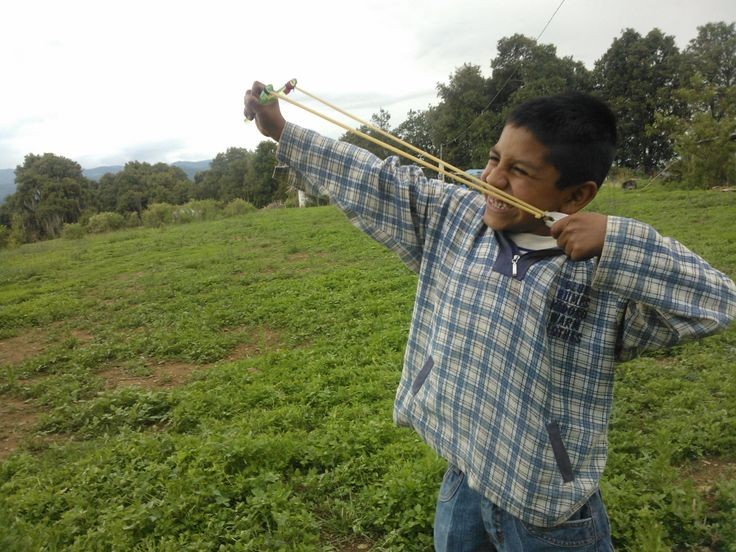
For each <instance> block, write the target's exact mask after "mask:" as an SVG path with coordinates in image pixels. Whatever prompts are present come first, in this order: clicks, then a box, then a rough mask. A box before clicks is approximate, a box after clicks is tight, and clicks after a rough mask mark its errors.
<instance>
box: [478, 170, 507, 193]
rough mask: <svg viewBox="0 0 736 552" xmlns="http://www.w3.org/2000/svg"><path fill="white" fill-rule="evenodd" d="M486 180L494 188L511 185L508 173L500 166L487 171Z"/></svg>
mask: <svg viewBox="0 0 736 552" xmlns="http://www.w3.org/2000/svg"><path fill="white" fill-rule="evenodd" d="M484 180H485V181H486V182H487V183H488V184H490V185H491V186H493V187H494V188H499V189H504V188H506V187H507V186H508V185H509V181H508V178H506V173H505V172H504V171H503V170H501V169H500V168H499V167H494V168H493V169H492V170H491V171H489V172H488V173H486V175H485V179H484Z"/></svg>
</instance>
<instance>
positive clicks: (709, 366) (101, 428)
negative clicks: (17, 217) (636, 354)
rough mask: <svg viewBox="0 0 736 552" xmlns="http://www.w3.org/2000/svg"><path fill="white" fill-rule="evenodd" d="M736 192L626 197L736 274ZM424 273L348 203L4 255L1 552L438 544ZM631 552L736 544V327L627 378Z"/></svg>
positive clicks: (624, 455) (622, 514)
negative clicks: (417, 355)
mask: <svg viewBox="0 0 736 552" xmlns="http://www.w3.org/2000/svg"><path fill="white" fill-rule="evenodd" d="M735 195H736V194H732V193H724V192H677V191H671V192H665V191H662V190H661V189H647V190H643V191H636V192H623V191H621V190H614V189H605V188H604V190H603V191H602V193H601V195H600V196H599V199H598V200H596V205H595V208H597V209H599V210H601V211H604V212H610V213H616V214H620V215H624V216H632V217H635V218H639V219H642V220H644V221H647V222H649V223H651V224H652V225H654V226H655V227H656V228H657V229H658V230H660V231H661V232H662V233H663V234H666V235H670V236H673V237H675V238H677V239H679V240H680V241H682V242H683V243H685V244H686V245H687V246H689V247H690V248H692V249H694V250H695V251H697V252H698V253H700V254H701V255H703V256H704V257H706V258H707V259H708V260H709V261H710V262H711V263H712V264H713V265H714V266H716V267H717V268H719V269H721V270H723V271H725V272H726V273H728V274H729V275H730V276H732V277H734V276H736V224H735V220H736V197H734V196H735ZM415 284H416V278H415V276H414V275H413V274H412V273H410V272H409V271H408V270H406V269H405V268H404V267H403V265H402V264H401V263H400V262H399V261H398V259H397V258H396V257H394V256H393V255H392V254H391V253H389V252H387V251H384V250H383V249H382V248H380V247H379V246H377V245H375V244H374V243H373V242H371V241H370V240H369V239H368V238H366V237H365V236H363V235H362V234H360V233H359V232H358V231H357V230H355V229H354V228H353V227H351V226H350V225H349V224H348V223H347V222H346V220H345V218H344V217H343V216H342V215H341V214H340V213H338V212H337V211H336V210H335V209H333V208H332V207H320V208H313V209H290V210H270V211H260V212H258V213H254V214H250V215H245V216H242V217H236V218H229V219H223V220H218V221H213V222H202V223H192V224H188V225H180V226H168V227H164V228H161V229H134V230H127V231H121V232H116V233H110V234H104V235H95V236H88V237H86V238H83V239H81V240H55V241H49V242H42V243H37V244H31V245H26V246H23V247H20V248H18V249H12V250H4V251H0V550H3V551H27V550H80V551H81V550H85V551H86V550H121V551H122V550H139V551H153V550H163V551H181V550H192V551H194V550H196V551H200V550H252V551H266V550H305V551H306V550H334V551H357V550H405V551H424V550H431V533H432V531H431V527H432V518H433V512H434V501H435V496H436V492H437V487H438V485H439V481H440V478H441V475H442V472H443V471H444V469H445V465H444V462H443V461H442V460H440V459H438V458H436V457H435V455H434V454H433V453H432V452H431V451H430V450H429V449H428V448H427V447H426V446H425V445H423V444H422V443H421V442H419V440H418V439H417V438H416V437H415V436H414V435H413V434H412V433H411V432H409V431H408V430H404V429H398V428H395V427H394V426H393V424H392V421H391V408H392V401H393V396H394V391H395V387H396V384H397V382H398V378H399V374H400V369H401V361H402V354H403V349H404V345H405V340H406V336H407V331H408V326H409V320H410V315H411V309H412V303H413V292H414V287H415ZM617 378H618V380H617V385H616V391H615V392H616V403H615V411H614V416H613V420H612V426H611V434H610V442H611V456H610V460H609V464H608V468H607V470H606V474H605V478H604V481H603V482H602V490H603V494H604V498H605V500H606V503H607V507H608V510H609V515H610V517H611V522H612V526H613V531H614V538H615V543H616V545H617V549H619V550H631V551H643V552H656V551H660V550H676V551H684V550H693V551H706V550H713V551H731V552H734V551H736V327H732V328H731V329H730V330H728V331H726V332H724V333H722V334H720V335H717V336H714V337H711V338H708V339H705V340H702V341H699V342H695V343H691V344H687V345H682V346H679V347H677V348H675V349H673V350H670V351H666V352H659V353H656V354H652V355H649V356H647V357H644V358H640V359H637V360H634V361H631V362H628V363H626V364H623V365H621V366H620V367H619V368H618V373H617Z"/></svg>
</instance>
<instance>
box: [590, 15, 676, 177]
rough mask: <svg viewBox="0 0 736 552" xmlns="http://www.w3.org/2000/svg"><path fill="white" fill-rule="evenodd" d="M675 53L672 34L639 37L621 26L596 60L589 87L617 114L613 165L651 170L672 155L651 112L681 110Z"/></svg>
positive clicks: (667, 139) (669, 143) (657, 32)
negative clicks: (615, 156)
mask: <svg viewBox="0 0 736 552" xmlns="http://www.w3.org/2000/svg"><path fill="white" fill-rule="evenodd" d="M680 70H681V54H680V52H679V50H678V48H677V46H676V45H675V41H674V37H672V36H668V35H665V34H664V33H662V31H660V30H659V29H653V30H652V31H650V32H649V33H648V34H647V35H646V36H644V37H642V36H641V35H640V34H639V33H638V32H636V31H635V30H633V29H626V30H625V31H623V33H622V34H621V36H620V37H618V38H616V39H614V41H613V44H612V45H611V47H610V48H609V49H608V50H607V51H606V53H605V54H604V55H603V57H601V59H599V60H598V61H596V63H595V69H594V72H593V77H594V81H595V89H596V91H597V92H598V93H599V95H600V96H601V97H602V98H603V99H604V100H606V101H607V102H608V104H609V105H610V106H611V108H612V109H613V110H614V112H615V113H616V116H617V118H618V131H619V146H618V155H617V161H618V164H619V165H622V166H624V167H629V168H632V169H641V170H644V171H647V172H652V171H654V170H655V169H657V168H660V167H662V166H663V165H664V164H665V163H666V162H667V161H669V160H670V159H671V158H672V156H673V148H672V146H673V145H672V141H671V139H670V137H669V136H667V135H666V134H665V133H664V132H662V131H661V129H659V128H657V127H656V126H655V125H654V121H655V114H657V113H658V114H659V115H660V116H671V115H675V114H678V113H682V111H683V110H684V106H683V105H682V103H681V102H679V101H677V97H676V95H675V91H676V90H677V89H678V88H679V87H680V78H681V77H680V75H681V72H680Z"/></svg>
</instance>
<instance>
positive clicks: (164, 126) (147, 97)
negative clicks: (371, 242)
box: [0, 0, 736, 168]
mask: <svg viewBox="0 0 736 552" xmlns="http://www.w3.org/2000/svg"><path fill="white" fill-rule="evenodd" d="M559 4H560V1H559V0H524V1H520V2H498V1H488V0H455V1H452V0H421V1H411V0H366V1H363V2H350V1H346V0H340V1H338V0H314V1H312V2H303V1H296V0H283V1H280V2H242V1H224V0H211V1H210V2H207V3H202V2H195V1H161V0H158V1H150V0H145V1H144V0H129V1H128V2H125V3H122V2H119V3H108V2H99V1H97V2H92V1H84V0H66V1H64V2H53V1H51V0H10V1H9V2H6V3H5V4H4V10H3V30H4V32H3V33H2V34H1V35H0V56H1V57H0V67H2V70H3V73H4V75H5V78H4V79H3V86H2V87H0V168H4V167H14V166H15V165H17V164H19V163H21V162H22V160H23V156H24V155H25V154H27V153H43V152H53V153H56V154H58V155H64V156H67V157H70V158H72V159H75V160H77V161H79V162H80V163H82V164H83V165H84V166H93V165H95V164H102V163H103V162H104V163H113V162H114V163H122V162H125V161H129V160H132V158H131V157H130V156H131V155H149V154H150V155H156V156H159V158H158V159H150V160H152V161H153V160H161V161H165V162H173V161H176V160H182V159H190V160H198V159H206V158H210V157H213V156H214V155H216V154H217V153H218V152H221V151H225V150H226V149H227V148H228V147H233V146H238V147H248V148H253V147H255V145H256V144H257V143H258V142H259V141H260V140H261V139H262V138H261V136H260V135H258V133H257V131H256V129H255V127H254V126H253V125H248V124H245V123H244V122H243V118H242V98H243V93H244V91H245V89H246V88H248V87H249V85H250V83H251V82H252V81H253V80H254V79H261V80H265V81H267V82H271V83H273V84H274V85H280V84H282V83H283V82H285V81H286V80H288V79H290V78H293V77H296V78H297V79H299V82H300V84H301V85H303V86H304V88H306V89H307V90H309V91H311V92H313V93H315V94H318V95H320V96H322V97H324V98H326V99H329V100H330V101H332V102H333V103H335V104H336V105H339V106H341V107H343V108H344V109H346V110H351V111H354V112H355V114H356V115H358V116H359V117H361V118H364V119H369V118H370V116H371V114H372V113H375V112H377V111H378V109H380V108H384V109H387V110H388V111H390V112H391V114H392V121H393V122H394V123H398V122H400V121H401V120H402V119H403V117H404V116H405V114H406V111H408V109H410V108H414V109H425V108H426V107H427V105H428V104H430V103H435V102H436V93H435V90H436V84H437V83H438V82H446V81H447V78H448V76H449V75H450V74H451V73H452V72H453V71H454V69H455V68H456V67H458V66H459V65H461V64H462V63H464V62H469V63H475V64H477V65H480V66H481V68H482V69H483V71H484V73H485V74H490V67H489V64H490V60H491V59H492V58H493V57H494V55H495V46H496V43H497V41H498V40H499V39H500V38H502V37H504V36H510V35H512V34H515V33H522V34H526V35H527V36H532V37H535V36H537V35H538V34H539V32H540V31H541V30H542V28H543V26H544V24H545V23H546V22H547V20H548V19H549V17H550V16H551V15H552V13H553V12H554V11H555V9H556V8H557V7H558V6H559ZM734 19H736V3H734V2H733V1H732V0H728V1H725V0H724V1H716V0H705V1H701V2H698V3H693V2H680V1H659V2H648V3H647V2H640V1H636V2H635V1H633V0H619V1H618V2H616V3H610V2H600V1H599V0H566V2H565V3H564V5H563V6H562V8H561V9H560V11H559V13H558V14H557V15H556V16H555V18H554V20H553V21H552V23H551V25H550V26H549V28H548V29H547V30H546V31H545V33H544V35H543V36H542V38H541V39H540V40H541V42H544V43H554V44H555V45H556V46H557V48H558V53H559V55H570V56H572V57H573V58H574V59H576V60H580V61H583V62H585V63H586V65H587V66H588V67H592V64H593V62H594V61H595V60H596V59H598V58H599V57H600V56H601V55H602V54H603V53H604V52H605V51H606V49H607V48H608V46H610V43H611V41H612V40H613V38H614V37H616V36H618V35H620V32H621V31H622V29H624V28H626V27H633V28H635V29H637V30H638V31H639V32H642V33H646V32H648V31H649V30H651V29H652V28H653V27H659V28H660V29H662V30H663V31H664V32H665V33H667V34H673V35H675V36H676V37H677V38H678V45H679V46H680V47H684V46H685V45H686V44H687V41H688V40H690V39H691V38H693V37H694V36H695V34H696V27H697V26H698V25H702V24H704V23H706V22H708V21H733V20H734ZM302 99H303V98H302ZM305 103H307V102H305ZM284 111H285V112H286V113H287V115H288V116H289V118H291V119H292V120H294V121H295V122H298V123H301V124H305V125H307V126H310V127H312V128H315V129H317V130H320V131H322V132H325V133H327V134H329V135H331V136H339V135H340V134H342V132H343V131H342V130H341V129H338V128H335V127H332V126H331V125H329V124H326V123H323V122H321V121H320V120H317V119H315V118H314V117H313V116H311V115H308V114H305V113H303V112H301V111H300V110H298V109H296V108H293V107H291V106H285V107H284ZM139 160H144V159H139Z"/></svg>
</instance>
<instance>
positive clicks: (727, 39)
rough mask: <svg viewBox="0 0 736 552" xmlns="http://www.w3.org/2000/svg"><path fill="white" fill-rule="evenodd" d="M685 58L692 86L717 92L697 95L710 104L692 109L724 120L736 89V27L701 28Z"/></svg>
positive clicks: (710, 26)
mask: <svg viewBox="0 0 736 552" xmlns="http://www.w3.org/2000/svg"><path fill="white" fill-rule="evenodd" d="M683 58H684V60H683V61H684V63H683V65H684V72H685V73H686V74H687V75H688V76H689V77H690V80H691V82H690V83H688V84H689V85H691V86H692V87H693V88H695V89H699V88H701V87H702V86H706V87H709V88H711V89H712V90H713V93H712V94H705V95H696V97H697V98H698V99H700V100H707V102H708V103H707V104H696V103H693V102H691V103H689V104H688V108H689V109H690V111H691V112H693V113H697V112H703V111H708V112H710V114H711V116H712V117H713V118H714V119H716V120H720V119H722V118H723V116H724V115H725V113H726V112H727V111H728V109H729V106H730V103H731V96H732V95H733V90H734V88H736V23H730V24H726V23H724V22H719V23H708V24H707V25H703V26H702V27H698V36H697V37H695V38H694V39H692V40H691V41H690V44H689V45H688V47H687V48H686V49H685V51H684V52H683ZM693 79H695V80H694V81H693ZM694 99H695V98H691V100H694Z"/></svg>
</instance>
